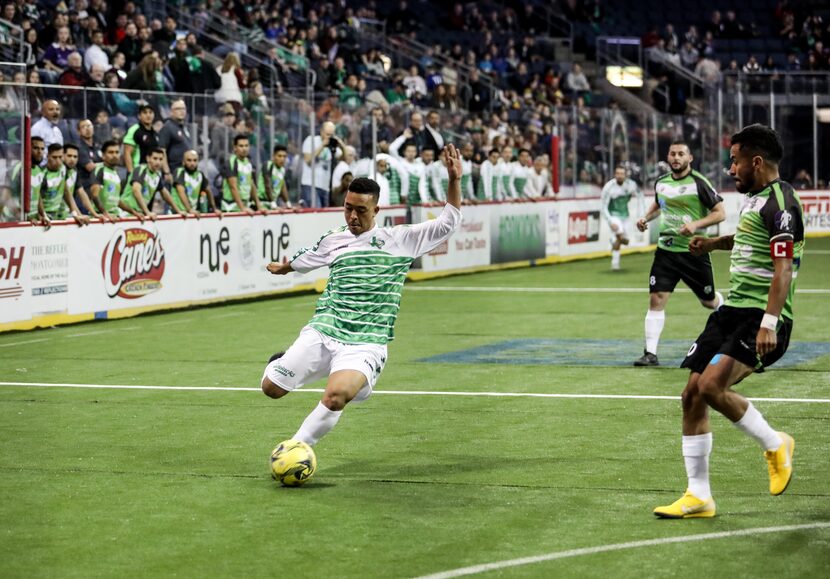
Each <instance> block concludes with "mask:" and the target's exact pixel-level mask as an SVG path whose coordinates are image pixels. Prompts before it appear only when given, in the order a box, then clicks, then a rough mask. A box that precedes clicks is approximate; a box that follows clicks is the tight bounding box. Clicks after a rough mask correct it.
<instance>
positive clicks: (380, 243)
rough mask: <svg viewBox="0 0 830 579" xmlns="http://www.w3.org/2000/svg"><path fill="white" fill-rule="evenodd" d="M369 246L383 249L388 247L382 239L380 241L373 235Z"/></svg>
mask: <svg viewBox="0 0 830 579" xmlns="http://www.w3.org/2000/svg"><path fill="white" fill-rule="evenodd" d="M369 245H371V246H372V247H377V248H378V249H381V248H382V247H383V246H384V245H386V242H385V241H384V240H382V239H378V238H377V236H376V235H373V236H372V241H370V242H369Z"/></svg>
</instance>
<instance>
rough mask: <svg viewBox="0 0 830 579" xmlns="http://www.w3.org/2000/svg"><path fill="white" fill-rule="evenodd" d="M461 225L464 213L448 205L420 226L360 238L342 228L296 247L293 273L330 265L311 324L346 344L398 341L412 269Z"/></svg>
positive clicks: (379, 231)
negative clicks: (402, 305) (398, 323)
mask: <svg viewBox="0 0 830 579" xmlns="http://www.w3.org/2000/svg"><path fill="white" fill-rule="evenodd" d="M460 223H461V211H459V210H458V209H456V208H455V207H453V206H452V205H446V206H444V210H443V211H442V212H441V215H440V216H439V217H438V218H437V219H432V220H430V221H425V222H423V223H419V224H417V225H398V226H396V227H383V228H381V227H375V228H373V229H371V230H369V231H367V232H365V233H362V234H361V235H358V236H355V235H353V234H352V233H351V232H350V231H349V230H348V228H347V227H346V226H343V227H339V228H337V229H334V230H332V231H329V232H328V233H326V234H325V235H323V237H321V238H320V240H319V241H318V242H317V243H316V244H314V245H313V246H311V247H306V248H303V249H301V250H300V251H298V252H297V253H296V255H294V257H292V258H291V267H292V269H294V270H295V271H297V272H300V273H306V272H309V271H312V270H314V269H317V268H320V267H325V266H328V267H329V268H330V272H329V280H328V283H327V284H326V289H325V291H323V295H321V296H320V299H319V300H318V301H317V309H316V310H315V312H314V316H313V317H312V318H311V321H309V323H308V325H309V326H311V327H312V328H314V329H316V330H317V331H319V332H320V333H322V334H325V335H326V336H329V337H331V338H332V339H334V340H337V341H338V342H342V343H344V344H386V343H387V342H389V341H391V340H392V339H394V331H393V330H394V326H395V320H396V319H397V317H398V310H399V309H400V303H401V292H402V291H403V284H404V280H405V279H406V274H407V272H408V271H409V267H410V266H411V265H412V262H413V261H414V260H415V259H416V258H417V257H420V256H422V255H424V254H426V253H429V252H430V251H432V250H433V249H435V248H436V247H438V246H439V245H441V244H442V243H443V242H445V241H446V240H447V239H449V238H450V236H451V235H452V234H453V232H454V231H455V230H456V229H457V228H458V226H459V224H460Z"/></svg>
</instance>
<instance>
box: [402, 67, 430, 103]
mask: <svg viewBox="0 0 830 579" xmlns="http://www.w3.org/2000/svg"><path fill="white" fill-rule="evenodd" d="M403 84H404V86H405V87H406V91H407V94H408V95H409V97H410V98H411V99H413V100H416V101H417V100H420V99H422V98H424V97H425V96H427V83H426V81H425V80H424V77H422V76H421V74H420V72H419V71H418V65H417V64H413V65H412V66H410V67H409V74H408V75H407V76H405V77H403Z"/></svg>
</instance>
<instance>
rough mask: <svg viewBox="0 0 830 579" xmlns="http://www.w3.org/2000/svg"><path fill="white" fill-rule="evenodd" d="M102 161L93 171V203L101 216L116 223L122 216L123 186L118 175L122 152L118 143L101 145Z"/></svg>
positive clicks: (111, 142) (91, 191) (91, 186)
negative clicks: (120, 208)
mask: <svg viewBox="0 0 830 579" xmlns="http://www.w3.org/2000/svg"><path fill="white" fill-rule="evenodd" d="M101 158H102V161H101V162H100V163H98V164H97V165H95V169H93V170H92V185H90V187H89V193H90V195H92V201H93V203H95V205H96V206H97V207H98V210H99V211H100V212H101V216H102V217H103V218H104V219H106V220H107V221H110V222H112V223H115V222H116V221H118V216H119V214H120V210H119V207H118V205H119V203H120V201H121V193H122V191H121V190H122V187H123V184H122V182H121V176H120V175H119V174H118V161H119V159H120V158H121V152H120V149H119V146H118V142H117V141H106V142H105V143H104V144H103V145H101Z"/></svg>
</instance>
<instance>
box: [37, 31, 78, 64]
mask: <svg viewBox="0 0 830 579" xmlns="http://www.w3.org/2000/svg"><path fill="white" fill-rule="evenodd" d="M76 50H77V48H76V47H75V43H74V42H73V41H72V37H71V35H70V34H69V28H68V27H66V26H61V27H60V28H59V29H58V32H57V35H56V37H55V42H53V43H51V44H50V45H49V46H48V47H47V48H46V51H45V52H44V53H43V65H44V66H45V67H46V70H49V71H52V72H54V73H57V74H60V73H61V72H63V70H64V69H65V68H66V67H67V65H68V59H69V55H70V54H72V53H73V52H75V51H76Z"/></svg>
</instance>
